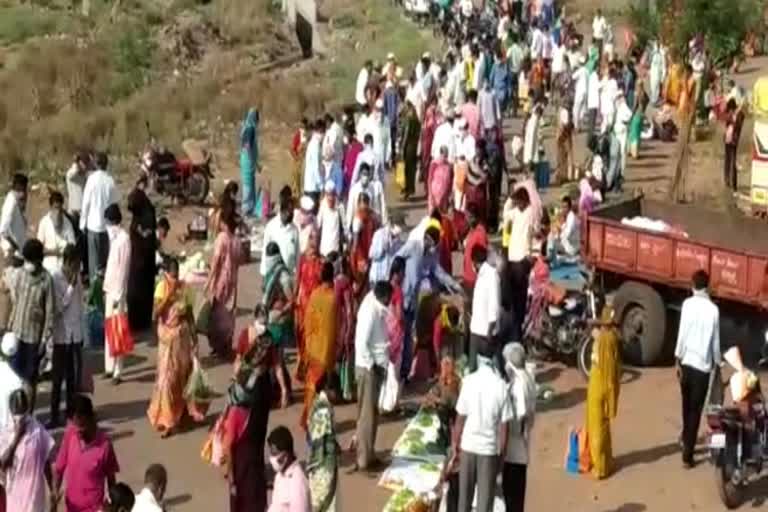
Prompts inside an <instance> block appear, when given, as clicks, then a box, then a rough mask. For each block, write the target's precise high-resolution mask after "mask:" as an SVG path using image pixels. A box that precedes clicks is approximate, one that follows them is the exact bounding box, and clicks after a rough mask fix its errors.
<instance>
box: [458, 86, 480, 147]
mask: <svg viewBox="0 0 768 512" xmlns="http://www.w3.org/2000/svg"><path fill="white" fill-rule="evenodd" d="M461 117H463V118H464V119H465V120H466V121H467V127H468V128H469V134H470V135H472V136H473V137H474V138H475V140H480V109H479V108H478V107H477V91H475V90H474V89H472V90H470V91H469V92H467V102H466V103H464V105H462V106H461Z"/></svg>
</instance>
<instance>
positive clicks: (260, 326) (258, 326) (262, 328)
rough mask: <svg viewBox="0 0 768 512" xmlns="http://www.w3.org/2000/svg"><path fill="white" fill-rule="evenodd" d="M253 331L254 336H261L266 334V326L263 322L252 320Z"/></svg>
mask: <svg viewBox="0 0 768 512" xmlns="http://www.w3.org/2000/svg"><path fill="white" fill-rule="evenodd" d="M253 330H254V331H255V332H256V336H261V335H263V334H264V333H265V332H267V326H266V325H265V324H264V321H263V320H254V321H253Z"/></svg>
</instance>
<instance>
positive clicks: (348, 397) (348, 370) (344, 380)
mask: <svg viewBox="0 0 768 512" xmlns="http://www.w3.org/2000/svg"><path fill="white" fill-rule="evenodd" d="M348 352H349V351H347V353H345V354H344V355H343V356H342V358H341V363H340V364H339V384H340V386H341V398H343V399H344V400H345V401H347V402H351V401H353V400H354V398H355V368H354V366H353V365H354V361H353V359H352V358H351V357H350V354H349V353H348Z"/></svg>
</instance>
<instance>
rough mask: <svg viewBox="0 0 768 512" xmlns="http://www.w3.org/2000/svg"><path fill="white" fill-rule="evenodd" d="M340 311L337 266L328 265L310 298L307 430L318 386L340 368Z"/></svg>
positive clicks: (307, 316) (304, 417) (304, 420)
mask: <svg viewBox="0 0 768 512" xmlns="http://www.w3.org/2000/svg"><path fill="white" fill-rule="evenodd" d="M337 310H338V305H337V301H336V293H335V291H334V287H333V265H332V264H331V263H330V262H325V263H323V266H322V270H321V276H320V285H319V286H318V287H317V288H315V290H314V291H313V292H312V295H310V297H309V302H308V304H307V308H306V314H305V317H304V330H305V339H306V347H305V349H304V351H305V356H306V365H307V374H306V381H305V384H304V410H303V411H302V412H301V423H300V424H301V426H302V427H303V428H304V429H305V430H306V428H307V415H308V414H309V410H310V408H311V407H312V402H314V400H315V392H316V390H315V385H316V384H317V382H319V381H320V379H322V378H326V379H328V378H329V377H330V374H331V373H333V370H334V368H335V366H336V335H337V330H336V320H337Z"/></svg>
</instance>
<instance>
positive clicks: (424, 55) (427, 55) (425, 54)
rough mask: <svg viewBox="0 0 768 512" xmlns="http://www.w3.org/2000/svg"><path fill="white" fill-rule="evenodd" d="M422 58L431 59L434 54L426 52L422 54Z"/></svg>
mask: <svg viewBox="0 0 768 512" xmlns="http://www.w3.org/2000/svg"><path fill="white" fill-rule="evenodd" d="M421 58H422V59H431V58H432V55H431V54H430V53H429V52H424V53H422V54H421Z"/></svg>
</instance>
